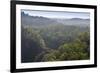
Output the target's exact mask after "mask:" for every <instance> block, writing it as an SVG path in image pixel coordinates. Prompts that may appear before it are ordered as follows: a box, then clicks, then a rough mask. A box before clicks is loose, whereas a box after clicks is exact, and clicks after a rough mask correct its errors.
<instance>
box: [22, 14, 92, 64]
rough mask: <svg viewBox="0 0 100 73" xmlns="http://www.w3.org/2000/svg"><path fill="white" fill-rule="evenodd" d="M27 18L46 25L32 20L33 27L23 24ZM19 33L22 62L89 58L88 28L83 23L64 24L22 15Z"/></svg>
mask: <svg viewBox="0 0 100 73" xmlns="http://www.w3.org/2000/svg"><path fill="white" fill-rule="evenodd" d="M23 17H24V18H23ZM27 19H31V20H32V19H35V20H42V21H43V20H45V22H48V23H46V24H45V23H44V21H43V22H42V21H39V22H36V23H35V21H32V23H33V24H31V25H27V24H29V22H28V20H27ZM24 20H25V21H24ZM26 22H27V24H26ZM50 22H51V23H50ZM38 23H39V24H38ZM54 23H56V24H54ZM36 24H37V25H36ZM67 24H68V23H67ZM21 30H22V31H21V55H22V62H45V61H65V60H86V59H89V58H90V31H89V30H90V28H89V26H87V25H86V26H85V24H84V26H83V25H79V24H78V25H64V24H61V23H57V22H55V21H53V20H49V19H48V18H43V17H32V16H22V26H21Z"/></svg>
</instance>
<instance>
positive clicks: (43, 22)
mask: <svg viewBox="0 0 100 73" xmlns="http://www.w3.org/2000/svg"><path fill="white" fill-rule="evenodd" d="M21 19H22V20H21V23H22V25H23V26H26V27H27V26H33V27H44V26H49V25H74V26H89V24H90V19H82V18H70V19H60V18H47V17H42V16H30V15H28V14H25V13H24V12H22V13H21Z"/></svg>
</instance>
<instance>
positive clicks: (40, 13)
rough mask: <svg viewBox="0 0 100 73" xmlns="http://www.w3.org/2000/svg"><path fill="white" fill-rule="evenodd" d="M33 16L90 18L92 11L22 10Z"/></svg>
mask: <svg viewBox="0 0 100 73" xmlns="http://www.w3.org/2000/svg"><path fill="white" fill-rule="evenodd" d="M21 12H24V13H26V14H29V15H31V16H42V17H47V18H63V19H65V18H82V19H89V18H90V13H88V12H68V11H39V10H21Z"/></svg>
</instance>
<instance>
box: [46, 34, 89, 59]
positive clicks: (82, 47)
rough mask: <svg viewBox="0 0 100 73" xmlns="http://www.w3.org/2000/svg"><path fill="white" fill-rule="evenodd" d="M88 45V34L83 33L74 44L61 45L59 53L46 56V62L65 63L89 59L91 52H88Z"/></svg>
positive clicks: (55, 52) (54, 52)
mask: <svg viewBox="0 0 100 73" xmlns="http://www.w3.org/2000/svg"><path fill="white" fill-rule="evenodd" d="M87 40H88V41H87ZM87 43H89V34H88V32H84V33H81V34H79V36H78V38H77V39H76V40H75V41H74V42H72V43H65V44H63V45H61V46H60V47H59V48H58V50H57V51H53V52H50V53H49V54H46V55H45V56H44V60H45V61H59V60H61V61H63V60H82V59H89V52H87V51H86V50H87V49H88V46H89V45H88V44H87Z"/></svg>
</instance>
